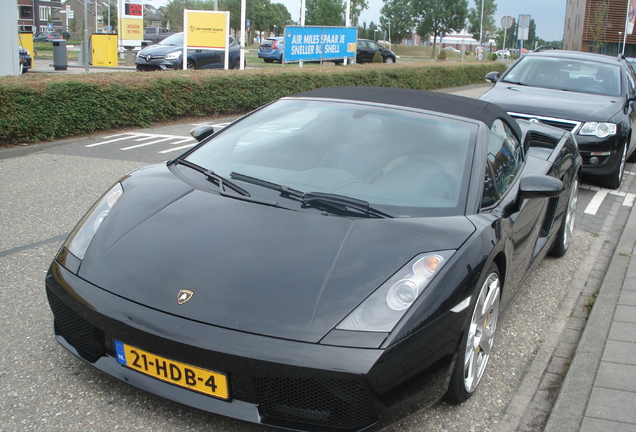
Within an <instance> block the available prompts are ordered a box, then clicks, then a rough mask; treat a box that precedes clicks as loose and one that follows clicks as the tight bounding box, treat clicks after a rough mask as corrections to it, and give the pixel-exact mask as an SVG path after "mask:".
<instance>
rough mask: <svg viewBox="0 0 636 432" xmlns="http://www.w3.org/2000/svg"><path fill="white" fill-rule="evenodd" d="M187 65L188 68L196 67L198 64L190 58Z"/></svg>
mask: <svg viewBox="0 0 636 432" xmlns="http://www.w3.org/2000/svg"><path fill="white" fill-rule="evenodd" d="M186 67H187V68H188V69H196V65H195V64H194V60H192V59H188V61H187V63H186Z"/></svg>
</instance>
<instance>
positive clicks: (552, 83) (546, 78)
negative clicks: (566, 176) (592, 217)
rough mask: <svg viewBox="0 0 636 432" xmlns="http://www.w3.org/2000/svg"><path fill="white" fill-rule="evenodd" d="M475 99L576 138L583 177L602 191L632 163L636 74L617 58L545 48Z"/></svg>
mask: <svg viewBox="0 0 636 432" xmlns="http://www.w3.org/2000/svg"><path fill="white" fill-rule="evenodd" d="M486 80H487V81H490V82H492V83H495V85H494V87H493V88H492V89H490V90H488V91H487V92H486V93H485V94H484V95H482V96H481V98H480V99H482V100H485V101H489V102H493V103H495V104H497V105H499V106H501V107H503V108H504V109H505V110H506V111H508V113H509V114H510V115H512V116H513V117H517V118H523V119H532V120H536V121H540V122H543V123H546V124H550V125H552V126H556V127H559V128H561V129H565V130H569V131H571V132H572V133H574V134H575V135H576V141H577V142H578V146H579V149H580V152H581V155H582V156H583V173H584V174H589V175H594V176H596V177H597V179H598V182H599V183H600V184H601V185H602V186H605V187H608V188H611V189H617V188H618V187H619V186H620V185H621V181H622V179H623V172H624V170H625V161H626V160H629V161H630V162H632V161H635V159H636V151H635V150H636V133H634V131H635V129H634V126H635V123H636V105H635V104H636V75H635V74H634V71H633V69H632V67H631V66H630V65H629V63H628V62H627V60H625V58H623V57H622V56H619V57H610V56H606V55H602V54H592V53H581V52H575V51H562V50H546V51H542V52H535V53H527V54H526V55H525V56H523V57H522V58H521V59H519V60H518V61H517V62H516V63H515V64H513V65H512V66H511V67H510V68H509V69H508V70H507V71H506V72H504V74H503V75H501V76H500V75H499V72H490V73H489V74H488V75H486Z"/></svg>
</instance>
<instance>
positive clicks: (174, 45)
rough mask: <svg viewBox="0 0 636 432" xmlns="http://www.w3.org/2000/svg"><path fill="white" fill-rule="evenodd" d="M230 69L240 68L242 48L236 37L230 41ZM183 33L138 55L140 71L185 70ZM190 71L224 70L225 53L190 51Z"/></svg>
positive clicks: (136, 60)
mask: <svg viewBox="0 0 636 432" xmlns="http://www.w3.org/2000/svg"><path fill="white" fill-rule="evenodd" d="M228 47H229V53H228V68H229V69H238V68H239V66H240V54H241V53H240V46H239V43H238V42H237V41H236V39H235V38H234V36H229V40H228ZM182 57H183V33H177V34H174V35H172V36H168V37H167V38H165V39H164V40H162V41H160V42H159V43H158V44H156V45H150V46H148V47H145V48H143V49H141V50H140V51H139V52H138V53H137V57H136V59H135V66H136V67H137V70H138V71H156V70H174V69H183V59H182ZM186 67H187V68H188V69H223V68H224V67H225V51H223V50H208V49H188V55H187V59H186Z"/></svg>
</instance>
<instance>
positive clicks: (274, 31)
mask: <svg viewBox="0 0 636 432" xmlns="http://www.w3.org/2000/svg"><path fill="white" fill-rule="evenodd" d="M275 36H276V24H274V37H275Z"/></svg>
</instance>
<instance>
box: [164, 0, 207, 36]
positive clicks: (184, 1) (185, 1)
mask: <svg viewBox="0 0 636 432" xmlns="http://www.w3.org/2000/svg"><path fill="white" fill-rule="evenodd" d="M184 9H195V10H214V2H213V1H212V0H170V2H169V3H168V4H167V5H166V9H165V11H164V13H163V21H162V23H161V24H162V25H163V26H164V27H166V24H167V23H168V21H170V29H171V30H172V31H175V32H180V31H183V10H184Z"/></svg>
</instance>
